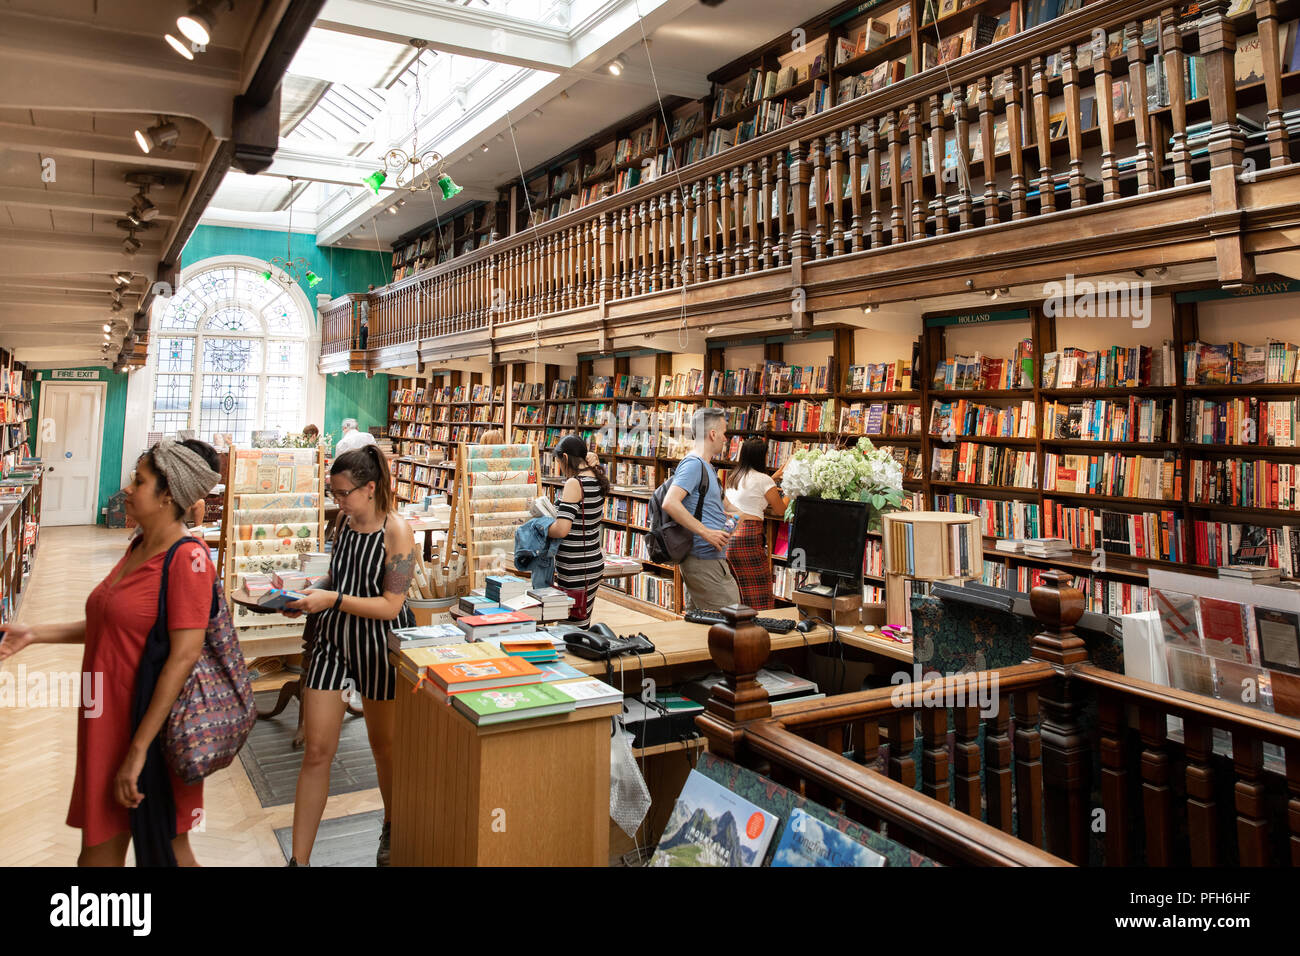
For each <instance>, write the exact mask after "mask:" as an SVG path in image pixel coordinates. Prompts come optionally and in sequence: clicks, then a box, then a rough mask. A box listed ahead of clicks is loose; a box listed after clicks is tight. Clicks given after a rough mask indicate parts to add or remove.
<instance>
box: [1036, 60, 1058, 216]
mask: <svg viewBox="0 0 1300 956" xmlns="http://www.w3.org/2000/svg"><path fill="white" fill-rule="evenodd" d="M1030 70H1031V79H1030V83H1031V85H1032V87H1033V91H1034V102H1033V118H1034V143H1035V144H1036V146H1037V150H1038V211H1039V212H1040V213H1049V212H1055V211H1056V183H1055V182H1054V181H1053V179H1052V139H1051V135H1050V127H1051V123H1050V119H1049V114H1050V110H1051V99H1052V98H1051V90H1050V89H1049V88H1048V87H1049V86H1050V84H1051V80H1049V79H1048V77H1047V70H1046V68H1045V67H1044V65H1043V58H1042V57H1041V56H1036V57H1034V59H1033V61H1032V62H1031V64H1030Z"/></svg>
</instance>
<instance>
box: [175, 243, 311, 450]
mask: <svg viewBox="0 0 1300 956" xmlns="http://www.w3.org/2000/svg"><path fill="white" fill-rule="evenodd" d="M268 268H270V267H268ZM273 271H274V270H273ZM287 283H288V279H287V277H285V276H284V275H283V274H282V273H278V272H277V274H275V275H273V277H272V278H271V279H270V280H266V279H264V278H262V273H261V272H260V271H258V270H257V269H256V268H254V267H252V266H251V265H243V264H232V263H230V262H217V263H215V264H214V265H212V266H211V267H209V268H205V269H201V270H200V271H198V272H196V273H194V274H193V275H190V276H188V277H187V278H186V280H185V282H184V284H183V285H182V286H181V288H180V289H179V290H178V291H177V293H176V294H175V295H174V296H172V298H171V299H170V300H169V301H168V302H167V303H166V306H165V308H164V309H163V312H162V315H161V317H160V318H159V319H158V320H157V321H156V323H155V326H154V334H153V339H154V342H155V343H156V344H155V345H154V348H155V349H156V353H155V358H156V360H157V365H156V370H155V377H154V394H153V419H152V430H153V431H156V432H166V433H172V432H176V431H179V430H183V429H194V430H195V431H197V432H198V434H199V436H200V437H201V438H203V439H204V440H210V439H211V438H212V436H213V434H229V435H231V436H232V437H233V439H234V441H235V442H237V443H240V444H248V443H249V442H250V441H251V439H252V433H253V432H254V431H256V430H261V429H272V428H275V429H279V430H281V431H282V432H296V431H298V430H299V429H300V428H302V423H303V415H304V411H305V407H306V397H307V382H306V374H307V338H308V329H309V324H308V320H307V317H306V316H305V315H304V314H303V310H302V307H301V306H300V304H299V303H298V302H297V301H296V297H295V294H294V293H295V292H297V289H296V287H295V286H292V285H291V284H287Z"/></svg>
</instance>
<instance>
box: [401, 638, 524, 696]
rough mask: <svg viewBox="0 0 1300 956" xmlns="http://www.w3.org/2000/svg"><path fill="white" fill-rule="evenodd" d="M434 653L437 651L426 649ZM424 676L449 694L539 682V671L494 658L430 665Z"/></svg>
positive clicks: (513, 660) (514, 659) (516, 660)
mask: <svg viewBox="0 0 1300 956" xmlns="http://www.w3.org/2000/svg"><path fill="white" fill-rule="evenodd" d="M428 650H437V648H428ZM424 676H426V677H427V678H428V679H429V680H431V681H433V682H434V683H435V684H437V685H438V686H439V687H441V688H442V689H443V690H445V691H446V692H447V693H448V694H463V693H465V692H466V691H470V690H495V689H497V688H501V687H515V686H517V685H519V684H536V683H538V682H540V681H541V671H539V670H538V669H537V668H536V667H534V666H533V665H532V664H530V663H529V662H528V661H526V660H523V659H522V658H518V657H494V658H491V659H488V660H478V661H457V662H455V663H448V664H433V665H431V666H428V667H426V668H425V670H424Z"/></svg>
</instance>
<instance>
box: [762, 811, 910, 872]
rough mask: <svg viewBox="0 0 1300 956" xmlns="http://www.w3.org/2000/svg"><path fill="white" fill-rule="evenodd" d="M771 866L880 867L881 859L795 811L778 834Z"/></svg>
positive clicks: (842, 835) (835, 831) (832, 828)
mask: <svg viewBox="0 0 1300 956" xmlns="http://www.w3.org/2000/svg"><path fill="white" fill-rule="evenodd" d="M772 865H773V866H884V865H885V858H884V857H883V856H881V855H880V854H879V853H877V852H876V851H875V850H869V849H867V848H866V847H865V846H863V845H862V844H861V843H859V842H857V841H856V840H850V839H849V838H848V837H847V836H845V835H844V834H843V833H841V832H840V831H839V830H837V829H835V828H834V827H832V826H828V825H827V824H825V823H822V821H820V820H818V819H817V818H816V817H814V816H810V815H809V814H807V813H805V812H804V811H802V810H799V809H795V810H794V811H792V812H791V814H790V819H789V820H788V821H787V822H786V826H785V829H784V830H783V831H782V832H781V842H780V843H778V844H777V846H776V854H775V855H774V856H773V857H772Z"/></svg>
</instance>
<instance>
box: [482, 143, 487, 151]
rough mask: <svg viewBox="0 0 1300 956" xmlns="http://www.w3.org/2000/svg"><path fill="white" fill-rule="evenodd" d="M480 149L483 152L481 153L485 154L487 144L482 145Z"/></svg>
mask: <svg viewBox="0 0 1300 956" xmlns="http://www.w3.org/2000/svg"><path fill="white" fill-rule="evenodd" d="M481 149H482V150H483V152H485V153H486V152H487V151H488V144H487V143H484V144H483V145H482V147H481Z"/></svg>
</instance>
